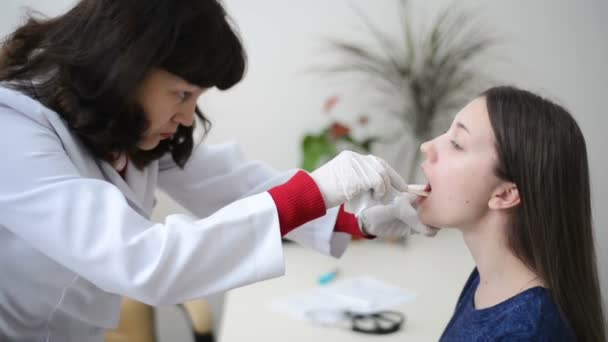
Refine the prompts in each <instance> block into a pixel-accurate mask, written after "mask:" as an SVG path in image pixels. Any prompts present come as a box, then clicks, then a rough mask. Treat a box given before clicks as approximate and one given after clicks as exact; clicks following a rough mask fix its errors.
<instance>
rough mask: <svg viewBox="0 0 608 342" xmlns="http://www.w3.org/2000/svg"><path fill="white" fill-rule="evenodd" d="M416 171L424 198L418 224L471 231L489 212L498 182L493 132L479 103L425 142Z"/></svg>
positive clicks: (484, 109) (465, 108)
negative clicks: (423, 179) (427, 192)
mask: <svg viewBox="0 0 608 342" xmlns="http://www.w3.org/2000/svg"><path fill="white" fill-rule="evenodd" d="M421 150H422V152H423V154H424V157H425V159H424V162H423V164H422V170H423V172H424V174H425V176H426V177H427V179H428V185H427V190H430V191H431V192H430V196H428V197H427V198H425V199H421V200H419V205H418V215H419V217H420V219H421V221H422V222H423V223H425V224H427V225H431V226H435V227H458V228H461V229H466V228H467V227H469V226H474V225H475V224H476V223H477V222H480V220H481V219H482V218H483V217H484V215H486V214H487V213H488V212H489V209H490V207H489V203H490V202H489V201H490V199H491V198H492V196H493V193H495V191H496V189H497V188H498V187H499V186H500V185H501V183H502V181H501V180H500V179H498V177H497V176H496V175H495V174H494V169H495V165H496V163H497V154H496V149H495V137H494V131H493V129H492V126H491V124H490V119H489V116H488V111H487V109H486V103H485V99H484V98H478V99H475V100H473V101H472V102H471V103H469V104H468V105H467V106H466V107H464V108H463V109H462V110H461V111H460V112H459V113H458V114H457V115H456V117H455V119H454V121H453V122H452V125H451V126H450V128H449V130H448V131H447V132H446V133H444V134H443V135H440V136H438V137H436V138H435V139H433V140H431V141H428V142H425V143H423V144H422V146H421Z"/></svg>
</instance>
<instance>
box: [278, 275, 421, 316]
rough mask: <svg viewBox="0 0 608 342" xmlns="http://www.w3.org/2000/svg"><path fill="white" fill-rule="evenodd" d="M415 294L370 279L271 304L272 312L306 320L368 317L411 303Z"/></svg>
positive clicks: (342, 282)
mask: <svg viewBox="0 0 608 342" xmlns="http://www.w3.org/2000/svg"><path fill="white" fill-rule="evenodd" d="M415 298H416V294H415V293H413V292H410V291H407V290H405V289H402V288H399V287H396V286H393V285H391V284H387V283H385V282H382V281H379V280H377V279H374V278H371V277H359V278H349V279H343V280H339V281H336V282H335V283H332V284H330V285H326V286H321V287H316V288H314V289H311V290H310V291H307V292H304V293H299V294H294V295H292V296H289V297H287V298H282V299H278V300H275V301H273V303H272V307H273V308H274V309H275V310H278V311H281V312H284V313H287V314H289V315H291V316H294V317H295V318H299V319H304V320H308V319H309V314H310V313H311V312H323V311H326V312H332V311H334V312H344V311H350V312H355V313H360V314H369V313H374V312H379V311H383V310H391V309H394V308H395V307H398V306H400V305H402V304H405V303H408V302H411V301H413V300H414V299H415Z"/></svg>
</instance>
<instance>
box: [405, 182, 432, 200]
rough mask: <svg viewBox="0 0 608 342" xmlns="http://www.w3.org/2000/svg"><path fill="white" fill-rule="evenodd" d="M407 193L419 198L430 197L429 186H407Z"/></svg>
mask: <svg viewBox="0 0 608 342" xmlns="http://www.w3.org/2000/svg"><path fill="white" fill-rule="evenodd" d="M407 192H409V193H411V194H416V195H418V196H420V197H428V196H429V195H430V185H428V184H427V185H426V186H425V185H423V184H410V185H408V186H407Z"/></svg>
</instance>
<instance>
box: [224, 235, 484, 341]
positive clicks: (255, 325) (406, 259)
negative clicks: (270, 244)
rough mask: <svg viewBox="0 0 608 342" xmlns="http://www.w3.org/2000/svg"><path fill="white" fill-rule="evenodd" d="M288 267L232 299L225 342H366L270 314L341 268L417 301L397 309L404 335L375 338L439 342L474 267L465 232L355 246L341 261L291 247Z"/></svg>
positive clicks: (235, 292)
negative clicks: (404, 318) (409, 293)
mask: <svg viewBox="0 0 608 342" xmlns="http://www.w3.org/2000/svg"><path fill="white" fill-rule="evenodd" d="M285 262H286V270H287V272H286V275H285V276H283V277H280V278H277V279H272V280H268V281H264V282H261V283H257V284H253V285H249V286H246V287H243V288H240V289H235V290H232V291H230V292H229V293H228V295H227V297H226V301H225V304H224V315H223V318H222V324H221V328H220V332H219V340H220V341H221V342H236V341H239V342H240V341H288V342H298V341H307V342H310V341H315V342H321V341H332V342H336V341H369V339H370V336H368V335H365V334H359V333H355V332H352V331H350V330H343V329H338V328H329V327H322V326H316V325H313V324H311V323H308V322H305V321H301V320H297V319H295V318H293V317H291V316H288V315H286V314H284V313H281V312H278V311H276V310H275V309H273V308H272V307H271V303H272V301H273V300H276V299H281V298H286V297H289V296H290V295H293V294H297V293H301V292H305V291H307V290H310V289H312V288H314V287H316V286H317V279H318V277H319V275H321V274H323V273H325V272H327V271H329V270H332V269H333V268H336V267H337V268H339V270H340V275H339V277H340V278H342V279H344V278H345V277H357V276H364V275H365V276H371V277H374V278H376V279H379V280H381V281H385V282H387V283H389V284H392V285H396V286H399V287H402V288H404V289H406V290H409V291H413V292H415V293H416V294H417V295H418V296H417V298H416V299H415V300H414V301H413V302H410V303H407V304H404V305H401V306H399V307H397V308H396V310H397V311H401V312H403V313H405V315H406V316H407V321H406V323H405V325H404V326H403V328H402V329H401V330H400V331H399V332H397V333H394V334H390V335H385V336H380V337H377V338H379V339H382V341H386V342H388V341H437V340H438V339H439V337H440V335H441V333H442V331H443V329H444V328H445V326H446V324H447V323H448V321H449V319H450V317H451V315H452V312H453V310H454V305H455V303H456V301H457V299H458V295H459V294H460V291H461V289H462V286H463V285H464V282H465V281H466V279H467V278H468V276H469V274H470V272H471V271H472V269H473V267H474V263H473V260H472V258H471V256H470V254H469V252H468V250H467V249H466V246H465V244H464V242H463V241H462V235H461V234H460V232H459V231H456V230H448V229H444V230H442V231H441V232H440V233H439V234H438V235H437V236H436V237H434V238H426V237H423V236H418V235H416V236H412V237H411V238H409V239H408V241H407V242H406V243H405V244H398V243H386V242H378V241H353V242H351V244H350V246H349V247H348V249H347V251H346V253H345V254H344V255H343V256H342V258H340V259H333V258H331V257H327V256H324V255H321V254H319V253H317V252H315V251H313V250H310V249H306V248H303V247H300V246H298V245H296V244H286V245H285Z"/></svg>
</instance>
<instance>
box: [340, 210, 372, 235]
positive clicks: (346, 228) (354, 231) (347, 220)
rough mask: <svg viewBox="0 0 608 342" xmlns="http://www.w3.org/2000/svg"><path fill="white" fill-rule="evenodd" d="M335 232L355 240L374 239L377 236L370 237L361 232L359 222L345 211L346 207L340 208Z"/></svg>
mask: <svg viewBox="0 0 608 342" xmlns="http://www.w3.org/2000/svg"><path fill="white" fill-rule="evenodd" d="M334 231H335V232H342V233H347V234H350V235H352V236H353V237H354V238H365V239H373V238H375V236H368V235H365V234H363V232H361V229H360V228H359V220H357V217H356V216H355V215H353V214H351V213H347V212H346V211H344V205H341V206H340V211H339V212H338V218H337V219H336V226H335V227H334Z"/></svg>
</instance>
